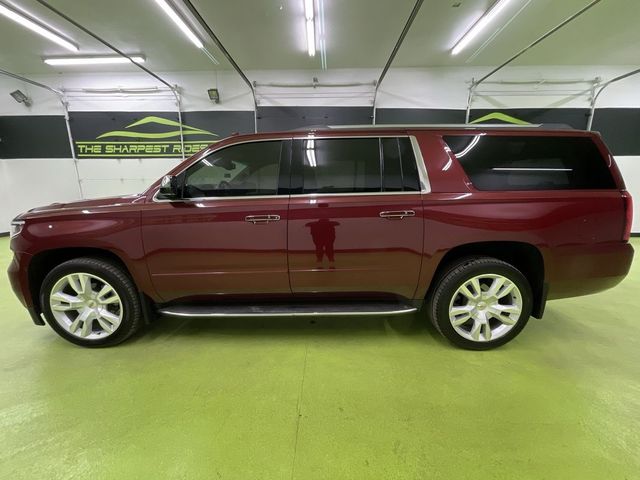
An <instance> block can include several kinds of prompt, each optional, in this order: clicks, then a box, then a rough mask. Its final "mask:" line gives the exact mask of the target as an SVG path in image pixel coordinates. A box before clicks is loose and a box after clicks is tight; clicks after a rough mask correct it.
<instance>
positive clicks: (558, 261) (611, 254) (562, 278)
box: [545, 242, 634, 300]
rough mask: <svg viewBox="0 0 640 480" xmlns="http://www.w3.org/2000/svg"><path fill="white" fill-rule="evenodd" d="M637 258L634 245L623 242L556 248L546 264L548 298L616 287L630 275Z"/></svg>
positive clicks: (595, 291)
mask: <svg viewBox="0 0 640 480" xmlns="http://www.w3.org/2000/svg"><path fill="white" fill-rule="evenodd" d="M633 255H634V251H633V247H632V246H631V244H629V243H623V242H616V243H604V244H594V245H579V246H576V245H571V246H566V247H558V248H554V249H553V254H552V255H549V258H547V259H546V261H545V268H546V270H547V281H548V283H549V292H548V297H547V298H548V299H549V300H554V299H559V298H569V297H578V296H582V295H591V294H593V293H598V292H602V291H604V290H608V289H610V288H613V287H615V286H616V285H618V284H619V283H620V282H622V280H624V279H625V277H626V276H627V274H628V273H629V269H630V268H631V264H632V262H633Z"/></svg>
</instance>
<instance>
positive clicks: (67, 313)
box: [41, 258, 142, 347]
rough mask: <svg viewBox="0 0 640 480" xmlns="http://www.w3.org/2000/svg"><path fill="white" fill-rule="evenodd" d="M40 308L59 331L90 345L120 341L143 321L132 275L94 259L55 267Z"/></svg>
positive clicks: (67, 336) (128, 335) (80, 259)
mask: <svg viewBox="0 0 640 480" xmlns="http://www.w3.org/2000/svg"><path fill="white" fill-rule="evenodd" d="M41 304H42V311H43V313H44V316H45V318H46V320H47V323H48V324H49V325H50V326H51V328H53V329H54V330H55V331H56V333H58V334H59V335H60V336H62V337H63V338H65V339H66V340H69V341H70V342H73V343H75V344H77V345H82V346H85V347H103V346H110V345H115V344H117V343H120V342H122V341H124V340H126V339H127V338H129V337H130V336H131V335H133V334H134V333H135V332H136V331H137V330H138V328H139V327H140V325H141V323H142V321H141V307H140V300H139V298H138V295H137V291H136V288H135V286H134V284H133V282H132V281H131V279H130V278H129V276H128V275H127V274H126V273H125V272H124V271H123V270H122V269H121V268H120V267H118V266H116V265H114V264H112V263H110V262H107V261H104V260H98V259H95V258H77V259H74V260H69V261H67V262H64V263H62V264H60V265H58V266H57V267H56V268H54V269H53V270H52V271H51V272H50V273H49V274H48V275H47V276H46V278H45V279H44V282H43V283H42V288H41Z"/></svg>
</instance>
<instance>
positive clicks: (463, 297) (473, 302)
mask: <svg viewBox="0 0 640 480" xmlns="http://www.w3.org/2000/svg"><path fill="white" fill-rule="evenodd" d="M521 314H522V294H521V293H520V290H519V289H518V287H517V285H516V284H515V283H513V282H512V281H511V280H509V279H508V278H507V277H503V276H502V275H493V274H484V275H478V276H477V277H473V278H472V279H470V280H467V281H466V282H465V283H463V284H462V286H461V287H460V288H458V290H456V292H455V293H454V295H453V298H452V299H451V303H450V304H449V321H450V322H451V325H452V326H453V328H454V330H455V331H456V333H458V335H460V336H461V337H463V338H466V339H467V340H471V341H473V342H488V341H491V340H496V339H498V338H500V337H503V336H504V335H506V334H507V333H508V332H509V331H510V330H511V329H512V328H513V327H514V326H515V325H516V323H518V320H519V319H520V316H521Z"/></svg>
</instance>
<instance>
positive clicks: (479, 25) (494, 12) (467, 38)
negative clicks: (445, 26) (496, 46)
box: [451, 0, 511, 55]
mask: <svg viewBox="0 0 640 480" xmlns="http://www.w3.org/2000/svg"><path fill="white" fill-rule="evenodd" d="M510 1H511V0H498V1H497V2H496V3H494V4H493V6H492V7H491V8H490V9H489V10H487V11H486V12H485V14H484V15H483V16H482V17H481V18H480V20H478V21H477V22H476V23H475V24H474V25H473V27H471V28H470V29H469V30H468V31H467V33H465V34H464V36H463V37H462V38H461V39H460V40H459V41H458V43H456V46H455V47H453V50H451V55H458V54H459V53H460V52H461V51H462V50H464V49H465V48H466V47H467V45H469V44H470V43H471V42H472V41H473V39H474V38H476V37H477V36H478V34H479V33H480V32H481V31H482V30H484V29H485V28H487V25H489V24H490V23H491V22H492V21H493V20H495V18H496V17H497V16H498V15H499V14H500V12H502V10H504V8H505V7H506V6H507V4H508V3H509V2H510Z"/></svg>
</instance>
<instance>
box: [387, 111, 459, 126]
mask: <svg viewBox="0 0 640 480" xmlns="http://www.w3.org/2000/svg"><path fill="white" fill-rule="evenodd" d="M464 116H465V112H464V110H445V109H435V108H378V109H376V123H377V124H379V125H384V124H386V123H388V124H394V125H398V124H403V123H416V124H417V123H464Z"/></svg>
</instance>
